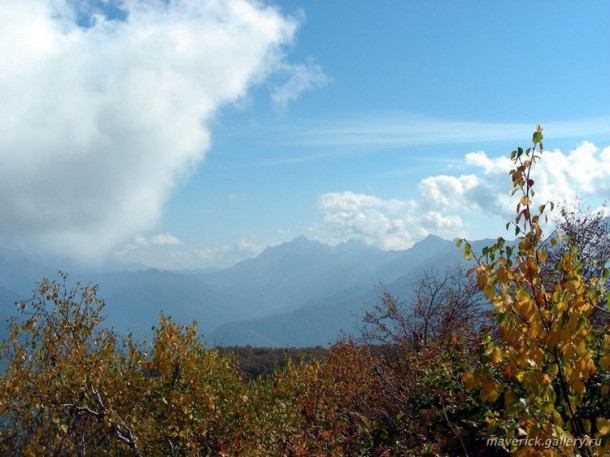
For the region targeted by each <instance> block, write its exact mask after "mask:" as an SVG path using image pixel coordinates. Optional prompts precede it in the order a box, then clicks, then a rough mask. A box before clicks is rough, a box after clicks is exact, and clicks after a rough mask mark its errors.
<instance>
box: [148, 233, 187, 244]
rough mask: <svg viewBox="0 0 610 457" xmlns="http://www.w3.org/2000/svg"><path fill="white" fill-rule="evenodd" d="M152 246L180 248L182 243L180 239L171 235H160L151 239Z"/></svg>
mask: <svg viewBox="0 0 610 457" xmlns="http://www.w3.org/2000/svg"><path fill="white" fill-rule="evenodd" d="M150 244H152V245H154V246H179V245H180V244H182V243H181V242H180V240H179V239H178V238H176V237H175V236H172V235H170V234H169V233H160V234H159V235H155V236H153V237H152V238H151V239H150Z"/></svg>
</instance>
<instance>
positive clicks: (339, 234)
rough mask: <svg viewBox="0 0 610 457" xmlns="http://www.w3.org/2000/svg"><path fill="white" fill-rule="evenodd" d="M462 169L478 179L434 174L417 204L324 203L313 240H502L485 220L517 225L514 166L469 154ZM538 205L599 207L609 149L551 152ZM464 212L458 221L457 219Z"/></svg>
mask: <svg viewBox="0 0 610 457" xmlns="http://www.w3.org/2000/svg"><path fill="white" fill-rule="evenodd" d="M463 165H464V166H467V167H470V168H471V169H472V171H473V173H470V174H463V175H460V176H450V175H435V176H429V177H426V178H424V179H422V180H421V181H420V184H419V187H418V189H419V193H420V195H419V198H418V199H416V200H409V201H406V200H400V199H386V200H384V199H380V198H378V197H376V196H373V195H367V194H357V193H354V192H333V193H328V194H323V195H321V196H320V197H319V199H318V208H319V209H320V210H322V211H323V212H324V215H323V217H322V222H321V223H318V224H316V225H314V226H312V227H311V231H312V233H313V234H314V236H315V237H316V238H318V239H320V240H321V241H326V242H329V243H331V244H336V243H340V242H344V241H347V240H349V239H358V240H361V241H363V242H365V243H367V244H369V245H373V246H377V247H380V248H382V249H401V248H406V247H409V246H411V245H412V244H413V242H415V241H417V240H419V239H421V238H423V237H424V236H425V235H427V234H429V233H434V234H437V235H440V236H444V237H446V238H454V237H458V236H469V234H468V231H469V230H473V229H474V230H475V231H476V236H497V235H498V233H481V227H478V226H477V225H476V223H474V222H473V221H475V220H476V219H477V218H480V217H482V216H483V217H489V216H492V217H497V218H498V219H499V220H502V221H507V220H510V219H512V218H513V215H514V211H515V206H516V204H517V198H518V196H514V197H511V195H510V192H511V180H510V177H509V175H508V172H509V170H510V169H511V168H512V167H513V164H512V162H511V161H510V159H509V158H508V157H506V156H500V157H495V158H490V157H489V156H488V155H487V154H486V153H485V152H483V151H478V152H472V153H469V154H466V155H465V157H464V163H463ZM532 178H533V180H534V189H535V191H536V196H535V198H534V204H535V205H538V204H542V203H545V202H547V201H553V202H555V203H556V204H563V203H568V204H570V203H575V202H576V201H577V199H579V198H580V199H582V200H584V201H585V202H586V201H592V202H596V201H597V202H599V201H601V200H603V199H607V198H608V197H609V196H610V147H606V148H604V149H600V148H598V147H596V146H595V145H594V144H592V143H590V142H586V141H585V142H583V143H582V144H581V145H580V146H578V147H577V148H575V149H574V150H572V151H570V152H568V153H564V152H562V151H560V150H552V151H545V152H543V154H542V159H541V160H540V161H538V162H537V163H536V164H535V165H534V168H533V173H532ZM456 213H459V216H458V215H457V214H456Z"/></svg>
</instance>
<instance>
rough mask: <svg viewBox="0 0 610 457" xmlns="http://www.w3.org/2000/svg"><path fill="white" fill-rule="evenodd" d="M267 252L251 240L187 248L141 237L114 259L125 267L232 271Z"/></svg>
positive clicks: (117, 252)
mask: <svg viewBox="0 0 610 457" xmlns="http://www.w3.org/2000/svg"><path fill="white" fill-rule="evenodd" d="M160 236H162V238H159V237H160ZM172 240H175V241H172ZM176 242H177V243H176ZM163 243H165V244H163ZM263 249H264V247H263V246H260V245H258V244H257V243H255V242H254V241H253V240H252V239H249V238H241V239H239V240H237V241H236V242H235V243H233V244H226V245H220V246H214V247H201V246H193V245H186V244H184V243H181V242H180V241H178V240H177V239H176V238H174V237H173V236H171V235H168V234H164V235H157V236H155V237H152V238H150V239H145V238H143V237H137V238H136V240H135V241H134V242H133V243H129V244H127V245H126V246H124V247H123V248H121V249H117V250H115V251H114V253H113V256H114V258H115V259H116V260H119V261H121V262H123V263H141V264H144V265H147V266H151V267H155V268H162V269H169V270H174V269H193V268H206V267H228V266H231V265H233V264H234V263H236V262H238V261H240V260H243V259H245V258H250V257H255V256H257V255H258V254H260V253H261V252H262V250H263Z"/></svg>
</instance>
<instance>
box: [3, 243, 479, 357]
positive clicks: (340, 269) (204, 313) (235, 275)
mask: <svg viewBox="0 0 610 457" xmlns="http://www.w3.org/2000/svg"><path fill="white" fill-rule="evenodd" d="M489 243H490V240H482V241H479V242H475V243H473V247H474V249H480V248H481V247H482V246H485V245H487V244H489ZM60 263H61V262H60ZM456 264H462V265H465V264H466V260H465V259H464V257H463V255H462V254H461V253H460V252H459V251H458V250H457V249H456V248H455V244H454V242H453V241H449V240H444V239H441V238H439V237H437V236H433V235H430V236H428V237H427V238H425V239H424V240H422V241H420V242H418V243H416V244H415V245H413V247H411V248H410V249H407V250H401V251H382V250H380V249H377V248H374V247H370V246H367V245H365V244H363V243H360V242H357V241H349V242H347V243H343V244H340V245H336V246H328V245H326V244H323V243H320V242H318V241H312V240H309V239H307V238H305V237H299V238H296V239H294V240H292V241H290V242H286V243H283V244H280V245H278V246H273V247H268V248H266V249H265V250H264V251H263V252H262V253H261V254H260V255H258V256H257V257H255V258H252V259H246V260H243V261H241V262H239V263H237V264H235V265H233V266H232V267H229V268H225V269H221V270H213V269H210V270H181V271H160V270H157V269H150V268H146V267H144V266H142V265H130V266H128V267H127V268H126V269H125V270H122V271H105V272H93V271H83V270H79V269H78V268H77V267H75V266H74V264H70V263H68V267H67V268H64V271H66V272H67V273H68V274H69V279H70V282H76V281H81V282H83V283H93V284H98V285H99V296H100V297H101V298H103V299H104V300H105V303H106V306H105V309H104V314H105V316H106V320H105V325H108V326H111V327H113V328H115V330H117V331H118V332H119V333H127V332H132V333H133V334H134V336H136V337H138V338H147V337H150V335H151V327H152V326H153V325H154V324H155V323H156V322H157V321H158V319H159V315H160V313H161V312H163V313H165V314H166V315H170V316H172V317H173V318H174V319H175V320H176V321H178V322H181V323H189V322H191V321H197V322H198V323H199V327H200V330H201V331H202V332H203V334H204V338H205V339H206V341H207V342H208V343H209V344H212V345H245V344H250V345H252V346H266V347H286V346H294V347H301V346H315V345H326V344H329V343H332V342H333V341H335V340H336V339H337V338H338V336H339V335H340V334H341V333H343V334H344V335H352V334H357V332H358V330H359V328H360V325H361V318H362V314H363V310H364V308H366V307H368V306H370V305H371V304H373V303H374V302H375V300H376V299H377V296H378V294H379V286H380V285H383V286H384V287H385V288H386V289H387V290H388V291H390V292H391V293H393V294H395V295H396V296H398V297H401V298H403V299H406V300H408V298H409V295H410V294H411V289H412V285H413V283H414V282H415V281H417V279H418V277H419V276H420V275H421V274H422V272H424V271H425V270H427V269H436V270H438V271H442V270H444V269H446V268H450V267H451V266H452V265H456ZM58 266H61V265H58V263H57V259H55V260H54V259H51V258H46V259H39V258H33V257H31V256H27V255H25V254H22V253H19V252H17V251H8V250H0V318H1V319H3V320H5V319H6V317H7V316H8V315H10V314H13V313H14V302H15V301H18V300H23V299H27V298H29V297H31V295H32V292H31V291H32V289H33V287H34V286H35V283H36V282H37V281H39V280H40V279H41V278H42V276H43V275H44V276H46V277H50V278H57V277H58V273H57V271H58ZM62 268H63V267H62ZM0 331H1V332H4V330H0Z"/></svg>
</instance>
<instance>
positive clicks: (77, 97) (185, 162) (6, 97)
mask: <svg viewBox="0 0 610 457" xmlns="http://www.w3.org/2000/svg"><path fill="white" fill-rule="evenodd" d="M73 4H74V2H71V1H69V0H55V1H52V2H49V1H47V0H3V1H2V2H0V68H2V71H0V100H2V104H0V162H1V163H2V166H1V167H0V214H2V218H0V238H1V239H0V241H3V242H6V243H10V242H24V241H27V242H31V241H36V242H37V243H38V244H39V245H41V246H44V247H45V248H47V249H54V250H56V251H61V252H64V253H65V252H72V253H74V254H76V255H78V256H79V257H81V258H82V257H88V258H89V259H94V258H99V257H101V256H103V255H104V254H105V253H106V252H107V251H108V250H110V249H111V248H112V247H113V246H115V245H117V244H119V243H121V242H124V241H125V240H128V239H130V238H133V237H134V236H135V235H136V234H137V233H141V232H143V231H146V230H149V229H150V228H151V227H153V226H154V225H155V223H156V222H157V221H158V220H159V217H160V215H161V212H162V208H163V205H164V203H165V202H166V200H167V198H168V196H169V194H170V192H171V190H172V188H173V187H174V185H175V184H176V182H177V181H178V180H180V179H183V178H184V177H186V176H188V175H189V174H190V173H192V172H193V170H194V169H195V167H196V165H197V164H198V163H200V162H201V160H202V159H203V157H204V153H205V151H206V150H207V149H208V148H209V146H210V132H209V128H208V124H209V121H210V120H211V119H212V118H213V116H214V114H215V113H216V112H217V110H218V109H219V108H220V107H222V106H224V105H226V104H230V103H235V102H237V101H239V100H240V98H242V97H243V96H244V95H245V94H246V92H247V90H248V88H249V87H251V85H252V84H254V83H257V82H261V81H262V80H263V79H264V78H266V77H267V76H268V75H269V73H270V72H271V71H273V70H274V69H276V68H279V67H281V66H282V65H283V63H282V60H283V47H284V46H285V45H286V44H289V43H290V42H291V41H292V39H293V35H294V32H295V29H296V27H297V25H298V24H297V22H296V21H295V20H293V19H290V18H286V17H283V16H282V15H280V14H279V13H278V11H277V10H275V9H273V8H271V7H267V6H264V5H263V4H262V3H259V2H254V1H247V0H226V1H215V0H201V1H197V2H194V1H186V0H169V1H162V0H130V1H126V0H125V1H123V2H118V5H119V7H120V8H122V9H123V10H124V12H125V13H126V18H125V19H124V20H115V19H111V18H107V17H105V16H104V15H103V14H101V13H99V12H98V13H97V14H96V15H95V16H94V17H93V18H91V21H90V26H89V27H86V28H85V27H80V26H78V25H77V23H76V21H77V16H79V15H81V16H82V14H83V11H84V10H87V8H84V10H82V9H81V10H80V11H79V12H78V14H77V12H76V11H75V9H74V8H73ZM83 5H89V9H91V7H90V5H91V4H87V3H83V2H80V3H79V7H83ZM303 71H304V70H303ZM303 71H302V70H301V69H299V68H297V72H296V73H297V74H301V73H303ZM305 73H306V72H305ZM305 73H303V74H305ZM298 78H304V76H303V75H302V74H301V76H297V80H298ZM305 79H306V78H305ZM311 84H313V83H311ZM305 86H307V84H304V85H303V84H301V85H299V84H296V83H295V87H296V88H293V92H298V90H302V88H303V87H305ZM305 88H306V87H305ZM287 97H288V99H290V98H291V96H287ZM157 241H158V242H167V241H168V239H165V241H163V239H162V238H160V239H158V240H157ZM136 243H137V240H136Z"/></svg>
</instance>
